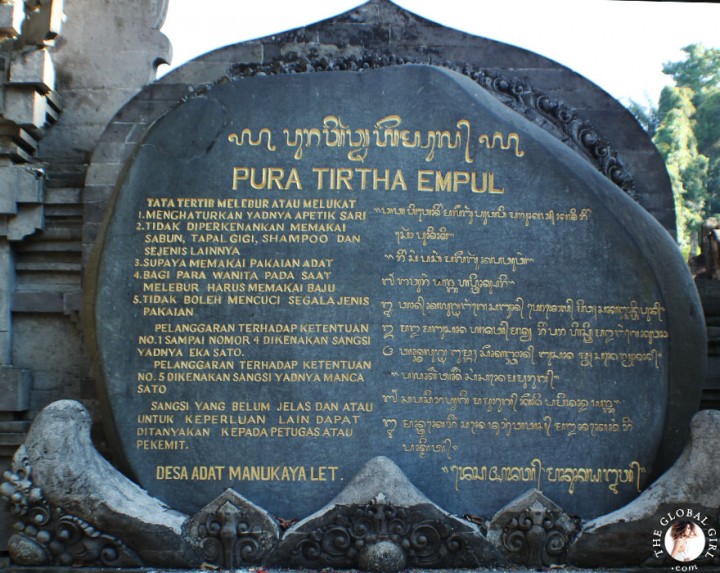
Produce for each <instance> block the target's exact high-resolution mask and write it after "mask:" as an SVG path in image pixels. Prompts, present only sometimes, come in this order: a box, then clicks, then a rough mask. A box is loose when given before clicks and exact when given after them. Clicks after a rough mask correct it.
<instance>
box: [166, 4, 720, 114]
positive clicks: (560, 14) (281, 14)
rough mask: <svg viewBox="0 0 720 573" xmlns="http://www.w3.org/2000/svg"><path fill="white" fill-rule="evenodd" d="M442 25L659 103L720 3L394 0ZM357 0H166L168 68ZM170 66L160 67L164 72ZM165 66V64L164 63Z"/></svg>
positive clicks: (717, 43) (618, 93) (713, 29)
mask: <svg viewBox="0 0 720 573" xmlns="http://www.w3.org/2000/svg"><path fill="white" fill-rule="evenodd" d="M395 3H396V4H398V5H400V6H402V7H404V8H406V9H408V10H410V11H412V12H415V13H416V14H419V15H421V16H424V17H426V18H429V19H431V20H434V21H435V22H439V23H441V24H443V25H445V26H449V27H452V28H457V29H460V30H464V31H466V32H469V33H472V34H475V35H477V36H484V37H488V38H492V39H495V40H499V41H502V42H506V43H508V44H513V45H516V46H520V47H523V48H526V49H529V50H532V51H534V52H537V53H539V54H542V55H544V56H546V57H549V58H551V59H553V60H555V61H557V62H560V63H562V64H564V65H566V66H568V67H570V68H572V69H574V70H575V71H577V72H579V73H580V74H582V75H584V76H585V77H587V78H589V79H590V80H592V81H593V82H595V83H596V84H598V85H600V86H601V87H602V88H604V89H605V90H606V91H608V92H609V93H610V94H612V95H613V96H615V97H616V98H618V99H620V100H621V101H623V102H627V101H628V100H629V99H635V100H637V101H640V102H645V100H646V99H648V98H649V99H650V100H651V101H654V102H656V101H657V98H658V96H659V94H660V90H661V89H662V87H663V85H665V84H666V83H667V82H668V81H669V80H668V78H667V76H665V75H664V74H663V73H662V64H663V63H664V62H667V61H676V60H680V59H682V57H683V54H682V52H681V51H680V50H681V48H682V47H683V46H686V45H688V44H691V43H704V44H705V45H706V46H711V47H720V4H716V3H712V2H646V1H632V0H624V1H617V0H543V1H538V0H473V1H468V0H442V1H439V0H396V2H395ZM359 4H362V2H361V1H358V0H263V1H262V2H257V1H256V0H202V1H200V2H198V1H197V0H170V7H169V10H168V16H167V18H166V21H165V25H164V26H163V32H165V34H166V35H167V36H168V37H169V38H170V40H171V42H172V43H173V50H174V56H173V62H172V67H175V66H178V65H181V64H183V63H185V62H186V61H189V60H191V59H193V58H195V57H197V56H199V55H201V54H203V53H205V52H208V51H211V50H214V49H216V48H220V47H222V46H225V45H228V44H234V43H237V42H241V41H244V40H250V39H253V38H259V37H262V36H267V35H270V34H273V33H277V32H282V31H285V30H289V29H292V28H297V27H299V26H303V25H307V24H311V23H313V22H317V21H319V20H322V19H325V18H328V17H331V16H333V15H335V14H340V13H342V12H345V11H347V10H349V9H351V8H353V7H354V6H357V5H359ZM166 71H167V69H166V70H165V72H166ZM161 73H163V71H161Z"/></svg>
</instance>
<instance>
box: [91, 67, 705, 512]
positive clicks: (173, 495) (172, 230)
mask: <svg viewBox="0 0 720 573" xmlns="http://www.w3.org/2000/svg"><path fill="white" fill-rule="evenodd" d="M91 279H92V282H93V283H94V298H93V302H92V307H91V313H90V314H91V318H92V319H93V320H94V326H93V329H94V343H95V345H96V350H97V358H98V365H99V370H100V377H101V379H102V381H103V388H104V390H103V392H104V400H105V402H106V404H107V406H108V408H109V410H110V412H111V418H112V420H113V423H114V431H115V434H116V438H117V441H118V443H119V445H120V449H121V451H122V455H123V457H124V458H125V461H126V463H127V466H128V468H129V469H130V471H131V472H132V473H133V474H134V476H135V478H136V479H137V480H138V481H139V483H140V484H141V485H142V486H143V487H144V488H146V489H147V490H148V491H149V492H150V493H151V494H153V495H155V496H157V497H159V498H160V499H162V500H164V501H166V502H167V503H168V504H170V505H171V506H172V507H174V508H176V509H179V510H182V511H185V512H194V511H196V510H197V509H199V508H200V507H202V506H204V505H205V504H207V503H208V502H209V501H210V500H212V499H213V498H215V497H216V496H217V495H218V494H220V493H221V492H222V491H223V490H224V489H225V488H227V487H232V488H234V489H235V490H236V491H238V492H239V493H241V494H242V495H244V496H245V497H247V498H249V499H250V500H252V501H253V502H255V503H257V504H258V505H260V506H262V507H264V508H266V509H267V510H269V511H271V512H273V513H275V514H277V515H279V516H283V517H302V516H304V515H307V514H309V513H311V512H312V511H314V510H316V509H318V508H319V507H321V506H322V505H324V504H325V503H326V502H328V501H329V500H330V499H331V498H332V497H333V496H335V495H336V494H337V493H338V492H339V491H340V490H341V489H342V488H343V485H344V483H347V482H348V481H349V480H350V479H351V478H352V477H353V475H354V474H355V473H356V472H357V471H358V470H359V469H360V468H361V467H362V466H363V465H364V464H365V463H366V462H367V461H368V460H369V459H370V458H372V457H374V456H377V455H385V456H388V457H389V458H391V459H392V460H393V461H395V462H396V463H397V464H398V465H399V466H400V467H401V468H402V469H403V470H404V472H405V473H406V474H407V475H408V477H409V478H410V479H411V480H412V481H413V483H415V484H416V485H417V486H418V487H419V488H420V489H421V490H422V491H423V492H424V493H425V494H426V495H428V497H430V498H431V499H432V500H433V501H435V502H437V503H438V504H439V505H441V506H442V507H444V508H445V509H447V510H449V511H451V512H454V513H460V514H462V513H465V512H471V513H475V514H486V515H487V514H492V513H493V512H494V511H496V510H497V509H499V508H500V507H502V506H503V505H505V504H506V503H508V502H509V501H511V500H512V499H513V498H514V497H516V496H517V495H519V494H521V493H523V492H525V491H527V490H528V489H530V488H537V489H539V490H541V491H542V492H543V493H544V494H545V495H547V496H548V497H550V498H551V499H553V500H554V501H555V502H557V503H559V504H560V505H561V506H562V507H563V508H564V509H565V510H566V511H568V512H569V513H575V514H579V515H582V516H583V517H591V516H595V515H599V514H602V513H605V512H608V511H610V510H612V509H615V508H617V507H620V506H621V505H623V504H624V503H626V502H628V501H629V500H631V499H632V498H634V497H635V496H637V495H638V493H639V492H640V491H641V489H642V488H643V487H644V486H645V485H646V483H647V480H648V478H649V476H650V475H651V473H652V471H653V470H654V467H655V461H656V459H657V457H658V455H659V454H660V453H661V450H662V449H663V447H664V445H663V444H664V443H665V442H667V441H668V439H670V438H672V437H673V436H674V435H675V434H676V433H677V432H678V428H680V427H684V425H685V423H686V421H687V420H686V418H685V417H684V414H682V415H680V416H678V415H676V414H673V410H671V409H670V408H669V404H670V401H671V400H670V397H671V396H674V395H676V394H678V391H677V387H678V385H681V384H684V383H686V381H684V380H682V378H681V375H679V374H678V373H679V372H681V370H682V368H681V367H679V366H678V364H679V362H678V360H680V359H679V358H678V357H677V353H676V354H671V352H672V351H673V350H674V347H671V340H673V337H675V339H678V337H680V338H687V337H688V336H689V334H688V333H689V332H690V334H692V332H691V330H692V328H693V327H692V326H691V327H688V325H687V318H686V317H687V316H688V313H692V312H693V309H694V308H696V307H694V306H693V305H694V304H696V303H694V302H693V300H691V299H690V298H688V297H687V296H686V295H685V294H684V289H687V288H688V286H689V285H690V281H689V279H688V275H687V272H686V270H685V269H684V266H683V263H682V260H681V259H680V257H679V255H678V254H677V253H676V251H675V247H674V245H673V244H672V242H671V240H670V239H669V237H667V235H666V233H665V232H664V231H663V230H662V229H661V228H660V226H659V225H657V224H656V223H655V221H654V220H653V219H652V218H651V217H650V216H648V215H647V213H645V212H644V210H643V209H641V208H640V207H639V206H638V205H636V204H635V203H634V202H633V201H632V200H631V199H630V198H628V197H627V196H626V195H625V194H624V193H623V192H622V191H620V189H618V188H617V187H616V186H614V185H613V184H612V183H611V182H609V181H608V180H607V179H605V178H604V177H603V176H602V175H601V174H600V173H599V172H598V171H596V170H595V169H594V168H593V166H592V165H591V164H590V163H589V162H587V161H586V160H585V159H583V158H581V157H579V156H578V155H577V154H576V153H575V152H573V151H572V150H570V149H569V148H567V147H566V146H565V145H563V144H562V143H561V142H559V141H558V140H556V139H555V138H554V137H552V136H551V135H549V134H548V133H546V132H545V131H543V130H542V129H540V128H539V127H537V126H536V125H534V124H533V123H531V122H529V121H527V120H526V119H525V118H523V117H522V116H520V115H518V114H516V113H515V112H513V111H511V110H509V109H507V108H506V107H504V106H503V105H502V104H501V103H499V102H498V101H497V100H496V99H495V98H493V97H492V96H491V95H489V94H488V93H486V92H485V91H484V90H483V89H482V88H480V87H479V86H478V85H476V84H475V83H474V82H472V81H471V80H469V79H467V78H465V77H463V76H461V75H458V74H454V73H451V72H448V71H445V70H441V69H438V68H432V67H427V66H403V67H394V68H387V69H383V70H377V71H371V72H363V73H357V72H332V73H331V72H328V73H322V74H304V75H292V76H291V75H288V76H273V77H256V78H250V79H242V80H238V81H228V82H225V83H221V84H219V85H217V86H215V87H213V88H211V89H209V90H207V91H206V92H204V93H202V94H200V95H197V96H195V97H192V98H189V99H188V100H187V101H185V102H183V103H182V104H179V105H178V106H177V107H175V108H174V109H171V110H169V111H168V112H167V113H166V114H165V115H164V116H163V117H162V118H161V119H159V120H158V121H157V122H156V123H155V124H154V125H153V126H151V128H150V129H149V130H148V132H147V134H146V136H145V138H144V140H143V141H142V143H141V144H140V145H139V146H138V148H137V150H136V152H135V154H134V155H133V157H132V158H131V160H130V162H129V164H128V166H127V168H126V170H125V173H124V176H123V178H122V180H121V181H119V182H118V187H117V192H116V196H115V199H114V202H113V205H112V208H111V212H110V213H109V217H108V221H107V224H106V227H105V231H104V234H103V236H102V238H101V240H100V241H99V244H98V249H97V257H96V264H95V269H94V272H93V274H92V277H91ZM688 394H689V395H692V394H693V392H689V393H688ZM679 406H681V405H679ZM680 410H681V411H682V412H684V411H686V410H687V408H685V407H684V406H681V408H680ZM664 441H665V442H664Z"/></svg>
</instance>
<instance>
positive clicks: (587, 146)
mask: <svg viewBox="0 0 720 573" xmlns="http://www.w3.org/2000/svg"><path fill="white" fill-rule="evenodd" d="M427 63H428V62H426V61H420V60H417V59H413V58H405V57H400V56H396V55H394V54H377V53H368V52H365V53H363V54H362V55H360V56H354V55H353V56H350V57H336V58H328V57H325V56H320V55H311V56H309V57H307V56H296V55H286V56H284V57H283V59H278V60H275V61H273V62H270V63H266V64H238V65H235V66H234V67H232V68H231V71H230V73H231V75H234V76H254V75H258V74H261V75H269V74H284V73H303V72H321V71H340V70H350V71H357V70H363V69H372V68H382V67H386V66H394V65H402V64H427ZM432 63H433V64H434V65H438V66H441V67H444V68H449V69H451V70H453V71H456V72H459V73H461V74H463V75H465V76H467V77H469V78H471V79H472V80H473V81H475V82H476V83H477V84H478V85H480V86H482V87H483V88H484V89H486V90H487V91H488V92H490V93H491V94H493V95H494V96H495V97H496V98H498V99H499V100H500V101H502V102H503V103H504V104H505V105H506V106H508V107H509V108H511V109H513V110H515V111H517V112H518V113H520V114H521V115H523V116H525V117H527V118H528V119H530V120H531V121H533V122H535V123H536V124H538V125H539V126H540V127H542V128H543V129H545V130H546V131H549V132H550V133H552V134H553V135H555V137H557V138H558V139H560V140H561V141H563V142H564V143H565V144H566V145H568V146H569V147H572V148H573V149H574V150H575V151H578V152H580V153H581V154H582V155H584V156H585V157H586V158H587V159H588V160H590V161H591V162H592V163H593V164H594V165H595V166H596V167H597V168H598V169H599V170H600V171H601V172H602V173H603V175H605V177H607V178H608V179H610V180H611V181H612V182H613V183H615V184H616V185H617V186H618V187H620V188H621V189H622V190H623V191H625V192H626V193H627V194H628V195H630V196H631V197H632V198H633V199H635V200H636V201H637V199H638V196H637V192H636V190H635V182H634V180H633V178H632V176H631V175H630V173H628V171H627V169H626V168H625V166H624V165H623V162H622V161H621V160H620V158H619V157H618V154H617V151H616V150H615V149H614V148H613V147H612V146H611V145H610V143H608V141H606V140H605V139H603V138H602V137H601V136H600V135H599V134H598V132H597V131H596V130H595V128H594V127H593V126H592V124H591V123H590V122H589V121H588V120H586V119H584V118H582V117H581V115H580V113H579V112H578V111H577V110H576V109H574V108H572V107H571V106H569V105H567V104H566V103H565V102H563V101H562V100H559V99H556V98H551V97H550V96H548V95H546V94H544V93H543V92H541V91H540V90H538V89H535V88H534V87H532V86H530V85H529V84H528V83H526V82H523V81H521V80H518V79H516V78H507V77H505V76H503V75H501V74H498V73H495V72H491V71H488V70H483V69H480V68H476V67H475V66H472V65H470V64H467V63H459V62H432Z"/></svg>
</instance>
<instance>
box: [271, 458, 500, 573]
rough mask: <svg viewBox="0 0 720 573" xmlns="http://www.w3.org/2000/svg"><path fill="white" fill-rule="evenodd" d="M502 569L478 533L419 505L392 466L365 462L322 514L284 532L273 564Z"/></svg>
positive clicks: (426, 503)
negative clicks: (493, 567) (480, 567)
mask: <svg viewBox="0 0 720 573" xmlns="http://www.w3.org/2000/svg"><path fill="white" fill-rule="evenodd" d="M501 562H503V557H502V556H501V555H500V554H499V552H497V551H496V550H495V549H494V548H493V547H492V545H490V543H488V541H487V540H486V539H485V538H484V537H483V536H482V534H481V532H480V530H479V529H478V527H477V526H475V525H473V524H471V523H469V522H467V521H464V520H461V519H459V518H457V517H455V516H453V515H450V514H448V513H447V512H445V511H444V510H442V509H441V508H440V507H438V506H437V505H435V504H434V503H432V501H430V500H429V499H428V498H427V497H425V496H424V495H423V494H422V493H421V492H420V491H419V490H418V489H417V488H416V487H415V486H414V485H413V484H412V483H411V482H410V481H409V480H408V479H407V477H406V476H405V475H404V474H403V472H402V471H401V470H400V468H398V467H397V466H396V465H395V464H394V463H393V462H392V461H391V460H389V459H387V458H384V457H377V458H374V459H372V460H370V461H369V462H368V463H367V464H366V465H365V466H364V467H363V468H362V470H361V471H360V472H359V473H358V474H357V475H356V476H355V477H354V478H353V479H352V481H351V482H350V483H349V484H348V485H347V487H346V488H345V489H344V490H343V491H342V492H341V493H340V494H339V495H338V496H337V497H336V498H335V499H333V500H332V501H331V502H330V503H329V504H328V505H327V506H325V507H324V508H322V509H321V510H320V511H318V512H316V513H314V514H313V515H311V516H309V517H307V518H305V519H303V520H302V521H300V522H298V523H297V524H295V525H293V526H292V527H290V528H289V529H288V530H287V531H286V532H285V535H284V536H283V538H282V540H281V542H280V545H279V546H278V548H277V550H276V552H275V553H274V554H273V555H272V557H271V563H275V564H278V565H283V566H288V565H290V566H294V567H310V568H313V569H318V568H326V567H343V568H345V567H353V568H360V569H362V570H365V571H382V572H388V573H392V572H394V571H399V570H400V569H404V568H405V567H406V566H407V567H420V568H424V567H430V568H437V567H458V568H464V567H476V566H478V565H484V566H489V565H493V564H495V563H501Z"/></svg>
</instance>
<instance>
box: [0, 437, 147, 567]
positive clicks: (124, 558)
mask: <svg viewBox="0 0 720 573" xmlns="http://www.w3.org/2000/svg"><path fill="white" fill-rule="evenodd" d="M31 473H32V466H31V464H30V461H29V459H28V456H27V450H26V449H25V447H24V446H21V447H20V448H19V449H18V451H17V453H16V454H15V457H14V460H13V466H12V471H8V472H5V475H4V477H5V482H4V483H3V484H2V486H0V493H2V495H3V497H6V498H7V499H8V500H9V502H10V511H11V513H12V514H13V515H15V516H16V517H17V518H18V521H17V522H16V523H15V525H14V529H15V533H14V534H13V535H12V536H11V537H10V540H9V543H8V548H9V551H10V556H11V558H12V559H13V561H14V562H15V563H19V564H23V565H59V566H64V567H68V566H71V565H72V566H101V567H137V566H140V565H142V562H141V561H140V559H139V558H138V556H137V555H136V554H135V553H134V552H133V551H132V550H130V549H129V548H128V547H127V546H126V545H125V544H124V543H123V542H122V541H121V540H119V539H118V538H116V537H114V536H112V535H108V534H107V533H103V532H102V531H99V530H97V529H95V528H94V527H92V526H91V525H90V524H89V523H87V522H86V521H84V520H82V519H80V518H78V517H75V516H73V515H69V514H67V513H65V512H64V511H63V510H62V509H61V508H58V507H54V506H52V505H50V504H49V503H48V502H47V501H46V500H45V499H44V497H43V494H42V490H41V489H40V488H39V487H35V486H34V485H33V482H32V476H31Z"/></svg>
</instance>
